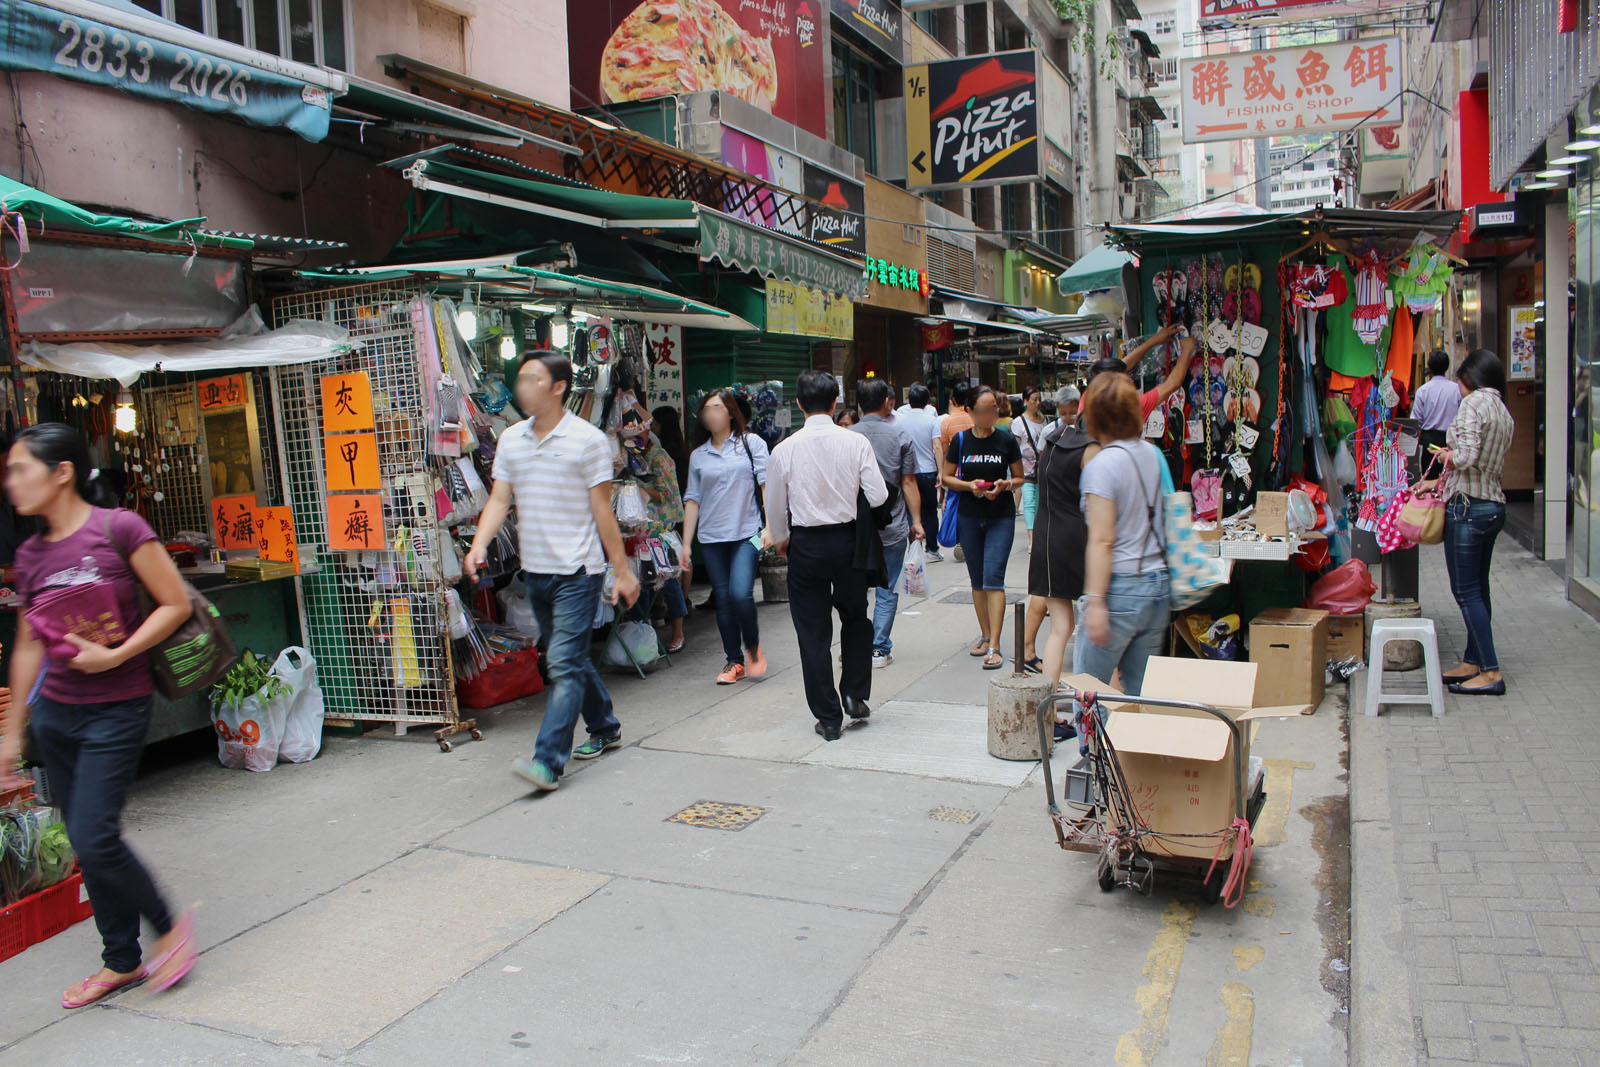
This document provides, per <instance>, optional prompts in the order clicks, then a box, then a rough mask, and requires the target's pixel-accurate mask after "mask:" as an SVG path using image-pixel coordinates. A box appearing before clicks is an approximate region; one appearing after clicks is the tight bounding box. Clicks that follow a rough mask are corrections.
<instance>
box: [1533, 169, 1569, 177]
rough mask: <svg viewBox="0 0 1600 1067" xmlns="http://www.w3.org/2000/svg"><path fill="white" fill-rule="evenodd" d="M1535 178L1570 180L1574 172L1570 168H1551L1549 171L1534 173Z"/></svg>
mask: <svg viewBox="0 0 1600 1067" xmlns="http://www.w3.org/2000/svg"><path fill="white" fill-rule="evenodd" d="M1533 176H1534V177H1535V178H1570V177H1571V176H1572V170H1571V169H1570V168H1568V167H1551V168H1549V169H1548V170H1536V171H1534V172H1533Z"/></svg>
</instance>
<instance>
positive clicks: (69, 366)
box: [18, 319, 353, 386]
mask: <svg viewBox="0 0 1600 1067" xmlns="http://www.w3.org/2000/svg"><path fill="white" fill-rule="evenodd" d="M352 347H353V343H352V342H351V340H350V331H349V330H347V329H345V328H344V327H343V326H336V325H334V324H333V323H330V322H318V321H316V320H313V319H293V320H291V321H290V322H289V323H288V325H286V326H282V327H280V328H278V329H276V330H268V331H266V332H264V333H257V334H252V335H249V336H243V337H216V338H210V339H207V340H204V341H185V342H180V343H176V344H161V345H123V344H109V343H102V342H97V341H85V342H78V343H76V344H67V345H54V344H43V343H41V342H37V341H34V342H30V343H29V344H26V345H23V346H22V349H21V351H20V352H19V353H18V355H19V356H20V358H21V359H22V362H23V363H25V364H27V365H28V366H30V367H34V368H37V369H38V370H45V371H55V372H57V373H58V374H72V375H76V376H77V377H80V378H96V379H99V378H112V379H115V380H116V381H118V382H119V383H121V384H122V385H124V386H128V385H132V384H133V383H134V382H136V381H138V380H139V375H141V374H144V373H145V372H146V371H213V370H232V369H234V368H237V367H276V366H285V365H288V364H292V363H314V362H316V361H318V360H322V359H330V358H332V357H333V356H337V355H341V354H342V353H345V352H348V351H350V349H351V348H352Z"/></svg>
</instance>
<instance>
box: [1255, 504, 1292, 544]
mask: <svg viewBox="0 0 1600 1067" xmlns="http://www.w3.org/2000/svg"><path fill="white" fill-rule="evenodd" d="M1256 531H1257V532H1258V533H1262V534H1265V535H1266V536H1268V537H1288V536H1289V494H1288V493H1257V494H1256Z"/></svg>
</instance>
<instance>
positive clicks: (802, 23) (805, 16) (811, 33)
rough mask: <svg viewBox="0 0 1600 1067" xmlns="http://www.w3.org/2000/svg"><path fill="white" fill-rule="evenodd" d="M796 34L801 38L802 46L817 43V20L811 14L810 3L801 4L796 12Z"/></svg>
mask: <svg viewBox="0 0 1600 1067" xmlns="http://www.w3.org/2000/svg"><path fill="white" fill-rule="evenodd" d="M794 32H795V36H797V37H799V38H800V47H801V48H805V47H806V46H807V45H812V44H816V43H817V20H816V16H814V15H812V14H811V5H810V4H801V5H800V6H799V7H798V8H797V9H796V10H795V14H794Z"/></svg>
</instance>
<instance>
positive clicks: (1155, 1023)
mask: <svg viewBox="0 0 1600 1067" xmlns="http://www.w3.org/2000/svg"><path fill="white" fill-rule="evenodd" d="M1197 914H1199V909H1198V908H1197V907H1196V906H1195V905H1193V904H1187V903H1184V902H1183V901H1178V900H1174V901H1173V902H1172V903H1170V904H1168V905H1167V907H1166V910H1165V911H1163V912H1162V913H1161V929H1160V930H1158V931H1157V932H1156V936H1155V939H1154V940H1153V941H1151V942H1150V952H1149V954H1148V955H1147V956H1146V957H1145V965H1144V977H1145V984H1144V985H1142V986H1140V987H1139V988H1138V989H1137V990H1136V991H1135V992H1134V998H1135V999H1136V1000H1137V1001H1138V1002H1139V1025H1138V1026H1135V1027H1134V1028H1133V1029H1132V1030H1129V1031H1128V1032H1127V1033H1125V1034H1123V1035H1122V1037H1120V1038H1119V1039H1118V1040H1117V1067H1149V1065H1150V1064H1152V1063H1154V1062H1155V1058H1156V1053H1157V1052H1158V1051H1160V1049H1161V1045H1162V1042H1163V1041H1164V1040H1165V1039H1166V1036H1167V1012H1168V1011H1169V1010H1170V1009H1171V1007H1172V990H1173V989H1174V988H1175V987H1176V986H1177V984H1178V968H1179V967H1180V966H1181V965H1182V964H1183V950H1184V947H1185V946H1186V945H1187V944H1188V943H1189V933H1190V931H1192V930H1193V929H1194V920H1195V916H1196V915H1197Z"/></svg>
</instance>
